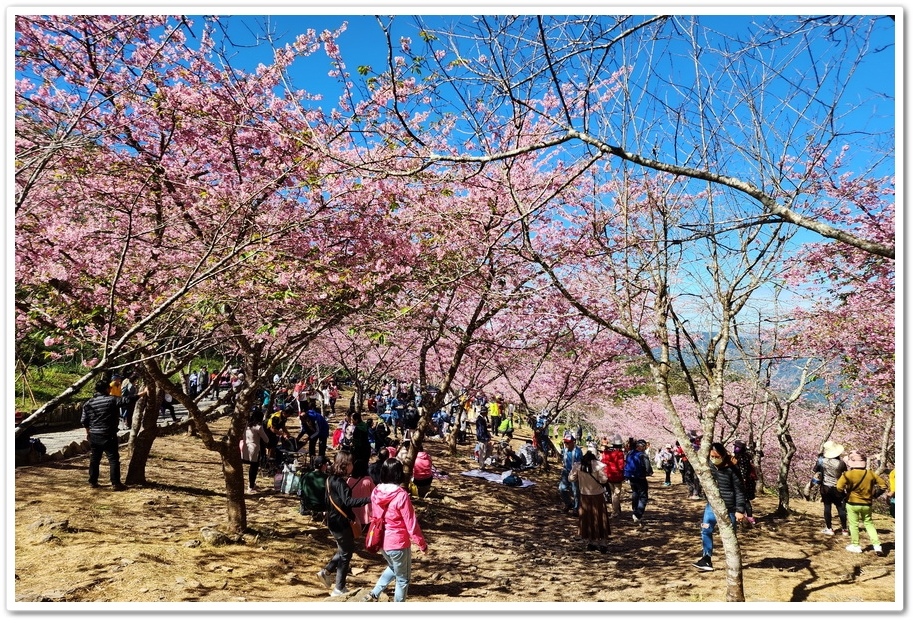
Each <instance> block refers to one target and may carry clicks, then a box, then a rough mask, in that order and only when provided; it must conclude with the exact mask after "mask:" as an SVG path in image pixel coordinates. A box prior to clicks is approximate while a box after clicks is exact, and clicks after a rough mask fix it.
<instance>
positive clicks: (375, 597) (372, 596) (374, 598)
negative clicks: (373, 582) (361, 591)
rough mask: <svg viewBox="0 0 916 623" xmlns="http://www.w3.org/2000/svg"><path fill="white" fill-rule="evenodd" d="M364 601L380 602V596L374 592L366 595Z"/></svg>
mask: <svg viewBox="0 0 916 623" xmlns="http://www.w3.org/2000/svg"><path fill="white" fill-rule="evenodd" d="M363 601H378V595H376V594H375V593H373V592H372V591H369V592H368V593H366V596H365V597H363Z"/></svg>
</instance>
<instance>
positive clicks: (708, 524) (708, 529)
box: [700, 504, 738, 558]
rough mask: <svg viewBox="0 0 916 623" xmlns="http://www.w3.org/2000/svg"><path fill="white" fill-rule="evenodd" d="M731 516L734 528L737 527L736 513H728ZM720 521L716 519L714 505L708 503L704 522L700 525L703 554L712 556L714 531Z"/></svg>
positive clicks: (704, 512) (704, 513)
mask: <svg viewBox="0 0 916 623" xmlns="http://www.w3.org/2000/svg"><path fill="white" fill-rule="evenodd" d="M728 516H729V518H730V519H731V520H732V528H735V527H737V525H738V521H737V520H736V519H735V513H734V512H730V513H729V514H728ZM718 523H719V520H718V519H716V514H715V513H714V512H713V511H712V506H710V505H709V504H707V505H706V510H704V511H703V522H702V524H701V526H700V536H701V537H702V538H703V555H704V556H709V557H710V558H711V557H712V533H713V530H715V529H716V525H717V524H718Z"/></svg>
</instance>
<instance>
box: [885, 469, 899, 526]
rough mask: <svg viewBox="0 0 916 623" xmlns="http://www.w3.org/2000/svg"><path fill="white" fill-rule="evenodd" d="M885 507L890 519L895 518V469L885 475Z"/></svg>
mask: <svg viewBox="0 0 916 623" xmlns="http://www.w3.org/2000/svg"><path fill="white" fill-rule="evenodd" d="M887 484H888V487H887V505H888V511H889V512H890V514H891V517H893V518H894V519H896V518H897V516H896V514H895V511H896V508H895V507H896V506H897V467H896V466H895V467H894V469H892V470H891V473H890V474H888V475H887Z"/></svg>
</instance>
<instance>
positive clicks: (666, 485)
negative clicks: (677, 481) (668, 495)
mask: <svg viewBox="0 0 916 623" xmlns="http://www.w3.org/2000/svg"><path fill="white" fill-rule="evenodd" d="M663 486H665V487H670V486H671V483H670V482H666V483H665V484H664V485H663Z"/></svg>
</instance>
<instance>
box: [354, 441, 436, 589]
mask: <svg viewBox="0 0 916 623" xmlns="http://www.w3.org/2000/svg"><path fill="white" fill-rule="evenodd" d="M403 478H404V467H403V466H402V465H401V462H400V461H398V460H397V459H387V460H386V461H385V463H384V464H383V465H382V469H381V478H380V480H381V482H380V484H379V485H378V486H377V487H376V488H375V489H374V490H373V491H372V496H371V498H372V516H373V517H382V516H384V518H385V537H384V541H383V542H382V556H383V557H384V559H385V562H387V563H388V566H387V567H386V568H385V570H384V571H383V572H382V575H381V576H380V577H379V579H378V582H376V583H375V588H373V589H372V591H371V592H369V593H367V594H366V597H365V601H378V598H379V595H381V594H382V593H383V592H384V591H385V589H386V588H387V587H388V585H389V584H391V580H394V581H395V584H394V601H404V600H405V599H407V586H408V585H409V584H410V561H411V550H410V543H411V541H413V542H414V543H416V544H417V546H418V547H419V548H420V552H422V553H424V554H425V553H426V549H427V545H426V539H425V538H423V532H422V531H421V530H420V524H418V523H417V516H416V514H415V513H414V510H413V504H412V503H411V502H410V494H409V493H407V491H406V490H405V489H404V488H403V487H401V482H402V481H403Z"/></svg>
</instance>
